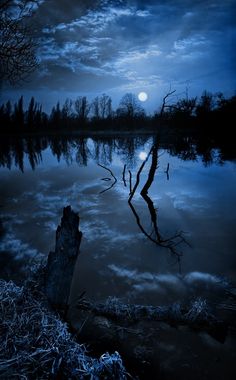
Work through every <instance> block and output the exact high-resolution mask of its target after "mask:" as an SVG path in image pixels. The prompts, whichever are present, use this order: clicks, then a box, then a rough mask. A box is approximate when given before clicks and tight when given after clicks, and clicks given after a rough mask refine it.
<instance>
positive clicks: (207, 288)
mask: <svg viewBox="0 0 236 380" xmlns="http://www.w3.org/2000/svg"><path fill="white" fill-rule="evenodd" d="M108 268H109V270H110V273H111V274H112V275H116V276H117V277H120V278H122V279H123V281H125V282H127V283H129V285H130V286H131V287H132V289H133V291H135V292H138V293H143V292H156V293H159V294H162V295H164V294H170V293H171V294H173V295H175V296H178V297H183V296H186V295H190V294H192V295H194V294H196V293H198V294H199V293H202V294H203V293H204V294H206V293H207V292H209V294H210V293H211V292H213V291H221V290H224V289H225V288H227V287H228V285H229V284H228V282H227V281H226V280H225V279H224V278H221V277H219V276H216V275H214V274H210V273H203V272H189V273H187V274H186V275H184V276H181V275H175V274H169V273H167V274H159V273H150V272H139V271H137V270H136V269H127V268H124V267H121V266H118V265H115V264H110V265H108Z"/></svg>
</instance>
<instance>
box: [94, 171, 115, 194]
mask: <svg viewBox="0 0 236 380" xmlns="http://www.w3.org/2000/svg"><path fill="white" fill-rule="evenodd" d="M98 166H100V167H101V168H103V169H105V170H107V171H108V172H109V173H110V174H111V176H112V178H113V179H114V181H113V182H112V184H111V186H109V187H108V188H107V189H105V190H102V191H100V193H99V194H103V193H105V192H106V191H108V190H110V189H111V188H112V187H113V186H114V185H115V184H116V182H117V179H116V177H115V176H114V174H113V172H112V171H111V170H110V169H109V168H107V167H106V166H103V165H101V164H98Z"/></svg>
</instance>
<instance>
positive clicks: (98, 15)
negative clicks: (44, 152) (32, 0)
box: [1, 0, 236, 111]
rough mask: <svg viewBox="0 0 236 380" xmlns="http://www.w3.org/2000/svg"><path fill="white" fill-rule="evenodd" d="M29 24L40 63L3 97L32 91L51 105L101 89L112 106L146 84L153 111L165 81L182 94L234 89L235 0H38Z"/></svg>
mask: <svg viewBox="0 0 236 380" xmlns="http://www.w3.org/2000/svg"><path fill="white" fill-rule="evenodd" d="M32 23H33V26H34V29H35V34H36V35H37V37H39V48H38V59H39V61H40V66H39V69H38V70H37V71H36V72H35V73H34V74H33V75H32V76H31V77H30V78H29V79H28V81H27V82H26V83H23V84H21V85H18V86H17V87H15V88H6V87H5V88H3V89H2V94H1V97H2V98H3V100H5V99H8V98H10V99H11V100H15V99H16V98H18V97H19V96H20V95H21V94H23V95H24V97H25V98H26V100H27V101H28V99H29V97H30V96H32V95H33V96H35V98H36V100H38V101H40V102H42V103H43V106H44V109H45V110H46V111H48V110H49V109H50V108H51V107H52V105H53V104H54V103H56V101H57V100H60V101H61V102H63V101H64V100H65V99H66V97H70V98H72V99H75V98H76V97H77V96H80V95H87V96H88V98H89V99H93V98H94V97H95V96H97V95H101V94H102V93H106V94H108V95H110V96H111V97H112V99H113V104H114V106H116V105H117V104H118V101H119V100H120V98H121V97H122V96H123V95H124V94H125V93H126V92H132V93H134V94H138V93H139V92H140V91H145V92H146V93H147V94H148V96H149V99H148V101H147V102H146V103H145V108H146V110H147V111H153V110H155V109H157V108H158V106H159V105H160V102H161V98H162V97H163V95H164V94H165V93H166V92H167V91H168V90H169V88H170V85H171V88H172V89H176V90H177V92H176V93H177V94H179V96H184V95H185V93H186V88H187V89H188V94H189V96H196V95H201V93H202V91H203V90H205V89H206V90H209V91H212V92H216V91H222V92H223V93H224V94H225V95H226V96H230V95H233V94H234V93H235V89H236V75H235V74H236V63H235V62H236V55H235V49H234V43H235V40H236V2H235V1H234V0H224V1H219V0H196V1H193V0H182V1H180V0H166V1H164V0H162V1H152V0H147V1H141V0H133V1H132V0H130V1H123V0H117V1H115V0H114V1H107V0H101V1H92V0H83V1H82V0H81V1H78V0H45V1H44V0H42V1H41V2H40V5H39V7H38V9H37V12H36V13H35V15H34V16H32ZM181 94H182V95H181Z"/></svg>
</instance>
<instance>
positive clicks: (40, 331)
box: [0, 280, 126, 380]
mask: <svg viewBox="0 0 236 380" xmlns="http://www.w3.org/2000/svg"><path fill="white" fill-rule="evenodd" d="M0 378H1V379H68V380H69V379H93V380H95V379H117V380H118V379H126V372H125V369H124V367H123V364H122V360H121V358H120V356H119V354H118V353H117V352H115V353H114V354H112V355H110V354H108V353H106V354H104V355H102V356H101V357H100V359H94V358H91V357H90V356H89V355H88V353H87V351H86V348H85V347H84V346H83V345H80V344H78V343H77V342H76V341H75V340H74V339H73V337H72V335H71V334H70V332H69V331H68V327H67V325H66V324H65V323H64V322H62V321H61V320H60V318H59V317H58V316H57V315H55V314H54V313H53V312H52V311H50V310H49V308H48V307H47V304H46V302H44V300H43V296H42V295H40V293H39V292H37V291H35V289H34V288H32V287H28V286H25V287H23V286H22V287H19V286H16V285H15V284H14V283H13V282H12V281H10V282H6V281H3V280H0Z"/></svg>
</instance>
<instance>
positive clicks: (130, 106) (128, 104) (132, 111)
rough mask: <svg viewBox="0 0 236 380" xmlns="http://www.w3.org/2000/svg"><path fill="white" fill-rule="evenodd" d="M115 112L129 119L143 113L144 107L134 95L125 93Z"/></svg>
mask: <svg viewBox="0 0 236 380" xmlns="http://www.w3.org/2000/svg"><path fill="white" fill-rule="evenodd" d="M117 112H118V114H120V115H121V116H125V117H127V118H129V119H132V118H135V117H138V116H142V115H144V109H143V108H142V107H141V106H140V105H139V103H138V100H137V98H136V96H135V95H134V94H132V93H127V94H125V95H124V96H123V98H122V99H121V101H120V106H119V108H118V110H117Z"/></svg>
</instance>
